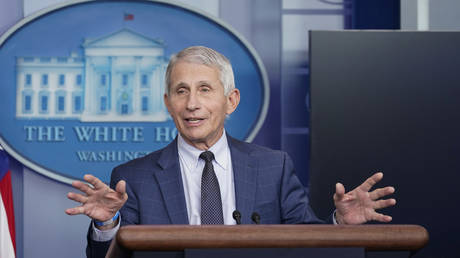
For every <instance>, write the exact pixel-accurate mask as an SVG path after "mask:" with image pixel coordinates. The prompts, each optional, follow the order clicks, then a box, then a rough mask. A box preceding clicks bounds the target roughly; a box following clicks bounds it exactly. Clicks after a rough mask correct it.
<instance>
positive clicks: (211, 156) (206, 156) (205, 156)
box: [200, 151, 214, 163]
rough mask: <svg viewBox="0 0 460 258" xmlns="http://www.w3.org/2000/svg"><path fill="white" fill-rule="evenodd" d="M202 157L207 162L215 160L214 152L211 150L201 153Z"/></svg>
mask: <svg viewBox="0 0 460 258" xmlns="http://www.w3.org/2000/svg"><path fill="white" fill-rule="evenodd" d="M200 159H202V160H204V161H205V162H206V163H207V162H211V161H213V160H214V154H213V153H212V152H210V151H204V152H202V153H201V154H200Z"/></svg>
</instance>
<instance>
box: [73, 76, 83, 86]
mask: <svg viewBox="0 0 460 258" xmlns="http://www.w3.org/2000/svg"><path fill="white" fill-rule="evenodd" d="M75 80H76V83H77V86H81V83H82V77H81V74H77V77H76V78H75Z"/></svg>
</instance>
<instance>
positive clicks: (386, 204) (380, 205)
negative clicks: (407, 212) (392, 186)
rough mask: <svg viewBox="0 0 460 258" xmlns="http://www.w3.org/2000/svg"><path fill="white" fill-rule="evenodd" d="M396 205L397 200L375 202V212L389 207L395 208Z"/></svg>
mask: <svg viewBox="0 0 460 258" xmlns="http://www.w3.org/2000/svg"><path fill="white" fill-rule="evenodd" d="M395 204H396V200H395V199H388V200H379V201H376V202H374V205H373V206H374V210H378V209H383V208H387V207H390V206H393V205H395Z"/></svg>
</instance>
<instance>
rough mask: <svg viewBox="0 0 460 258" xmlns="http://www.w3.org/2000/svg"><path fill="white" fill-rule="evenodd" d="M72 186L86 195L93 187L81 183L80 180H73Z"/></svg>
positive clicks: (91, 192) (89, 193)
mask: <svg viewBox="0 0 460 258" xmlns="http://www.w3.org/2000/svg"><path fill="white" fill-rule="evenodd" d="M72 186H73V187H74V188H76V189H78V190H80V191H82V192H84V193H85V194H87V195H91V194H93V192H94V191H93V189H92V188H91V187H89V186H88V185H87V184H86V183H83V182H81V181H73V182H72Z"/></svg>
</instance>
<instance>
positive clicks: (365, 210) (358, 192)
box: [334, 172, 396, 225]
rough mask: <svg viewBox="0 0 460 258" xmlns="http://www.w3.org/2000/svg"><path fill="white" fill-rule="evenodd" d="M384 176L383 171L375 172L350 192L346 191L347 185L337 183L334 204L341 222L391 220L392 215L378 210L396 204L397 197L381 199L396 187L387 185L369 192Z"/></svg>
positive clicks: (359, 222)
mask: <svg viewBox="0 0 460 258" xmlns="http://www.w3.org/2000/svg"><path fill="white" fill-rule="evenodd" d="M382 178H383V173H381V172H379V173H375V174H374V175H372V176H371V177H369V178H368V179H367V180H366V181H364V183H362V184H361V185H360V186H358V187H356V188H355V189H353V190H352V191H350V192H348V193H345V187H344V186H343V185H342V184H341V183H337V184H336V186H335V194H334V204H335V207H336V209H337V210H336V218H337V222H338V223H339V224H352V225H356V224H362V223H366V222H367V221H371V220H376V221H380V222H390V221H391V219H392V218H391V217H390V216H387V215H384V214H381V213H378V212H376V210H378V209H382V208H386V207H389V206H393V205H395V204H396V200H395V199H386V200H381V199H380V198H382V197H385V196H387V195H389V194H392V193H394V191H395V189H394V188H393V187H391V186H387V187H384V188H379V189H375V190H374V191H372V192H369V191H370V190H371V188H372V187H373V186H374V185H375V184H376V183H378V182H379V181H380V180H382Z"/></svg>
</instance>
